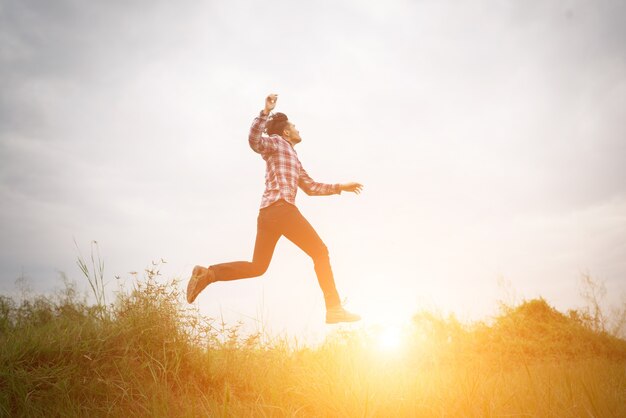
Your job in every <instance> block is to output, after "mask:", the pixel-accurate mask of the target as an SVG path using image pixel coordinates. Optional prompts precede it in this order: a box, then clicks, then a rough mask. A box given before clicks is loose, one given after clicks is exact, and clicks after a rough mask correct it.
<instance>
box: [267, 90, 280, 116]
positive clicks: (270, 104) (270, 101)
mask: <svg viewBox="0 0 626 418" xmlns="http://www.w3.org/2000/svg"><path fill="white" fill-rule="evenodd" d="M277 100H278V94H270V95H269V96H267V97H266V98H265V109H263V113H265V114H266V115H269V114H270V112H271V111H272V110H274V107H276V101H277Z"/></svg>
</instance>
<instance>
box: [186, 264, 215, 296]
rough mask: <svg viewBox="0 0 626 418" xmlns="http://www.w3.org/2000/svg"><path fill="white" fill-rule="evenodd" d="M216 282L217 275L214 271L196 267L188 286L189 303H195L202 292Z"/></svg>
mask: <svg viewBox="0 0 626 418" xmlns="http://www.w3.org/2000/svg"><path fill="white" fill-rule="evenodd" d="M214 281H215V273H214V272H213V270H211V269H208V268H206V267H202V266H195V267H194V268H193V272H192V273H191V278H190V279H189V283H188V284H187V302H188V303H193V301H194V300H196V297H197V296H198V295H199V294H200V292H202V291H203V290H204V288H205V287H207V286H208V285H210V284H211V283H213V282H214Z"/></svg>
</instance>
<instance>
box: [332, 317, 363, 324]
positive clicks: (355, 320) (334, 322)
mask: <svg viewBox="0 0 626 418" xmlns="http://www.w3.org/2000/svg"><path fill="white" fill-rule="evenodd" d="M360 320H361V318H360V317H359V318H354V319H326V323H327V324H339V323H341V322H357V321H360Z"/></svg>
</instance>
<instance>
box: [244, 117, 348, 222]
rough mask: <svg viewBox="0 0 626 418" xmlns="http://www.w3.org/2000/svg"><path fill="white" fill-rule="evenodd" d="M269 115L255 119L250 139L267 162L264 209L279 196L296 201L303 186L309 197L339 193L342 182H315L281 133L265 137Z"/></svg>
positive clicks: (288, 200)
mask: <svg viewBox="0 0 626 418" xmlns="http://www.w3.org/2000/svg"><path fill="white" fill-rule="evenodd" d="M266 123H267V116H265V115H263V113H262V112H261V114H260V115H259V116H258V117H256V118H255V119H254V122H252V127H251V128H250V135H249V137H248V142H249V144H250V148H252V149H253V150H254V151H255V152H257V153H259V154H261V156H262V157H263V159H264V160H265V163H266V169H265V192H263V198H262V199H261V209H263V208H265V207H267V206H269V205H271V204H272V203H274V202H276V201H277V200H279V199H284V200H286V201H287V202H289V203H291V204H292V205H295V204H296V193H297V192H298V187H300V188H301V189H302V190H304V192H305V193H306V194H308V195H309V196H324V195H330V194H340V193H341V189H340V188H339V184H324V183H316V182H315V181H313V179H312V178H311V177H310V176H309V175H308V174H307V172H306V171H305V170H304V168H303V167H302V164H301V163H300V160H299V159H298V154H297V153H296V150H295V149H294V148H293V146H292V145H291V144H290V143H289V142H288V141H287V140H286V139H284V138H283V137H281V136H280V135H270V136H269V137H268V136H263V131H264V130H265V124H266Z"/></svg>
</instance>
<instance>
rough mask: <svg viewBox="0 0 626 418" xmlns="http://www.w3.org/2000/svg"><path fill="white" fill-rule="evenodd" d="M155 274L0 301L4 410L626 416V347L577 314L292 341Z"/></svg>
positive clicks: (506, 309) (526, 310)
mask: <svg viewBox="0 0 626 418" xmlns="http://www.w3.org/2000/svg"><path fill="white" fill-rule="evenodd" d="M94 266H101V264H99V262H94ZM85 268H86V267H85ZM94 268H95V267H94ZM99 269H100V271H102V268H100V267H99ZM87 274H89V269H88V268H87ZM157 276H158V268H157V267H155V268H154V269H151V270H148V274H147V277H146V278H145V279H142V280H139V281H138V282H137V283H136V285H135V287H134V288H133V289H132V290H131V291H128V292H123V291H120V292H119V293H118V294H117V298H116V300H115V301H114V302H112V303H111V304H109V305H103V304H102V301H103V300H104V299H97V300H99V301H100V303H99V304H95V305H89V304H87V303H86V302H85V301H84V300H81V299H80V298H78V297H77V294H76V291H75V288H74V286H73V285H72V284H69V283H68V284H67V285H66V288H65V290H64V291H62V292H60V293H59V294H57V295H55V296H47V297H46V296H37V297H31V298H26V299H23V300H21V301H19V302H18V301H15V300H13V299H12V298H9V297H6V296H0V416H11V417H39V416H46V417H50V416H63V417H66V416H67V417H73V416H75V417H85V416H89V417H93V416H96V417H97V416H124V417H132V416H150V417H198V416H211V417H214V416H215V417H218V416H219V417H283V416H302V417H309V416H310V417H395V416H408V417H623V416H626V341H624V340H623V339H620V338H617V337H616V336H614V335H611V334H609V333H607V332H606V331H604V330H602V327H600V326H599V324H598V323H597V321H596V322H594V321H595V319H594V318H596V319H597V315H596V316H595V317H594V316H593V315H591V316H590V315H588V312H587V313H586V312H585V311H584V310H581V311H570V312H568V313H561V312H559V311H557V310H555V309H554V308H552V307H551V306H550V305H549V304H548V303H547V302H546V301H545V300H543V299H534V300H530V301H525V302H523V303H521V304H519V305H517V306H503V307H502V309H501V312H500V315H499V316H497V317H496V318H494V319H493V320H492V321H490V322H489V323H483V322H481V323H474V324H462V323H460V322H458V321H457V320H456V319H455V318H454V317H449V318H442V317H439V316H437V315H433V314H432V313H429V312H420V313H417V314H416V315H415V316H414V317H413V321H412V324H411V327H410V328H408V329H407V330H405V332H404V340H403V343H402V344H401V345H400V346H399V347H398V349H397V350H396V351H393V352H385V353H383V352H381V351H380V350H377V349H376V348H375V347H376V343H375V340H376V338H377V333H376V331H375V330H372V329H367V328H360V329H357V330H353V331H345V330H341V329H339V331H337V332H336V333H334V334H333V335H331V336H330V337H329V338H327V340H326V341H325V342H324V343H323V344H321V345H319V346H316V347H294V346H293V345H291V344H288V343H287V342H286V341H284V340H275V339H274V340H272V339H270V338H268V336H263V335H259V334H256V335H248V336H242V335H240V333H239V331H238V327H237V326H233V327H229V326H226V325H224V324H216V322H215V321H214V320H212V319H210V318H204V317H202V316H200V315H199V314H198V312H197V311H195V310H193V309H192V308H189V307H188V305H186V304H184V302H183V295H181V293H180V291H179V289H180V288H181V287H182V286H180V284H179V283H177V282H176V281H175V280H172V281H167V282H165V283H160V282H159V280H157ZM99 277H100V282H101V277H102V275H100V276H99ZM94 283H95V281H94ZM94 288H95V289H99V285H98V286H92V289H94Z"/></svg>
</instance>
